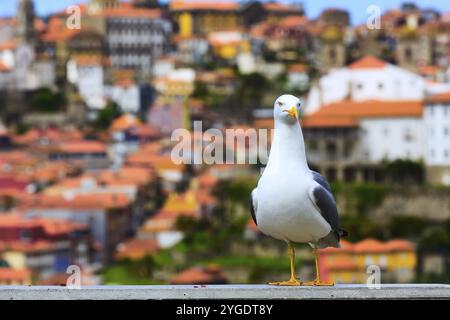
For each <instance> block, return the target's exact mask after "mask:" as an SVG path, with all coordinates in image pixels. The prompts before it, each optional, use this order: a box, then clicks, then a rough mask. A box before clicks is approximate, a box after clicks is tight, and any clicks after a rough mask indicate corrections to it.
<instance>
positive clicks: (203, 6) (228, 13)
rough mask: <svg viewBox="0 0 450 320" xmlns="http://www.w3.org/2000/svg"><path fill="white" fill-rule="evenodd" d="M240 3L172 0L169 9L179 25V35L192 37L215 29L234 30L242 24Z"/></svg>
mask: <svg viewBox="0 0 450 320" xmlns="http://www.w3.org/2000/svg"><path fill="white" fill-rule="evenodd" d="M239 8H240V6H239V4H238V3H237V2H234V1H227V2H214V1H204V0H203V1H189V2H187V1H180V0H178V1H172V2H171V3H170V5H169V11H170V14H171V16H172V18H173V20H174V21H175V22H176V24H177V25H178V35H179V36H181V37H191V36H198V35H202V36H204V35H207V34H208V33H210V32H214V31H226V30H233V29H236V28H238V27H239V25H240V16H239Z"/></svg>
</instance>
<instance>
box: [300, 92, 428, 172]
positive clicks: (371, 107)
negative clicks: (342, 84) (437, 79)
mask: <svg viewBox="0 0 450 320" xmlns="http://www.w3.org/2000/svg"><path fill="white" fill-rule="evenodd" d="M422 116H423V102H422V101H420V100H419V101H379V100H378V101H377V100H367V101H361V102H355V101H341V102H336V103H331V104H329V105H327V106H324V107H322V108H320V109H319V111H317V112H316V113H313V114H311V115H309V116H307V117H305V118H304V119H303V122H302V128H303V132H304V137H305V142H306V144H307V148H308V160H309V162H310V164H311V165H312V166H313V167H315V168H317V169H319V171H321V172H322V173H324V174H325V175H326V176H327V178H329V179H330V180H345V181H353V180H359V181H362V180H365V181H368V180H372V181H379V180H380V179H382V177H381V175H380V172H379V168H380V165H381V163H382V161H393V160H396V159H410V160H414V161H421V160H423V159H424V158H425V146H426V136H425V135H424V134H423V133H424V130H425V126H424V122H423V118H422Z"/></svg>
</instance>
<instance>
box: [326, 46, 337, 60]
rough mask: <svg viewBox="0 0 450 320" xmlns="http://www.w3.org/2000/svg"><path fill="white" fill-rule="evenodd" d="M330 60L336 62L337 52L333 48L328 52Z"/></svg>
mask: <svg viewBox="0 0 450 320" xmlns="http://www.w3.org/2000/svg"><path fill="white" fill-rule="evenodd" d="M328 54H329V57H330V60H331V61H332V62H334V61H335V60H336V50H335V49H334V48H331V49H330V51H329V52H328Z"/></svg>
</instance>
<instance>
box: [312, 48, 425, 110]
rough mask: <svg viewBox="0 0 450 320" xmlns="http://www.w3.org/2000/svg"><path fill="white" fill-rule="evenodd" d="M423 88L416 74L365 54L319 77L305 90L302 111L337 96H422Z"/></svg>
mask: <svg viewBox="0 0 450 320" xmlns="http://www.w3.org/2000/svg"><path fill="white" fill-rule="evenodd" d="M425 90H426V84H425V81H424V79H423V78H422V77H420V76H419V75H417V74H415V73H412V72H410V71H407V70H404V69H402V68H399V67H397V66H394V65H392V64H389V63H387V62H385V61H382V60H379V59H377V58H375V57H371V56H367V57H364V58H361V59H360V60H358V61H356V62H354V63H352V64H350V65H349V66H347V67H344V68H341V69H337V70H332V71H330V72H329V73H328V74H327V75H325V76H323V77H321V78H320V79H319V81H318V83H317V84H316V85H314V86H313V87H312V88H311V90H310V92H309V95H308V99H307V102H306V106H305V108H306V109H305V112H306V113H312V112H314V111H317V110H318V109H319V108H320V107H321V106H324V105H327V104H330V103H333V102H337V101H341V100H350V101H356V102H357V101H364V100H379V101H396V100H397V101H405V100H422V99H423V98H424V96H425Z"/></svg>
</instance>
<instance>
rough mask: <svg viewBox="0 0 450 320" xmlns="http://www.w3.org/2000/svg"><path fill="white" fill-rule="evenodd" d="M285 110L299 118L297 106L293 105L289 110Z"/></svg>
mask: <svg viewBox="0 0 450 320" xmlns="http://www.w3.org/2000/svg"><path fill="white" fill-rule="evenodd" d="M283 112H287V113H288V114H289V115H290V116H291V117H293V118H295V119H298V112H297V108H296V107H292V108H290V109H289V110H283Z"/></svg>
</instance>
